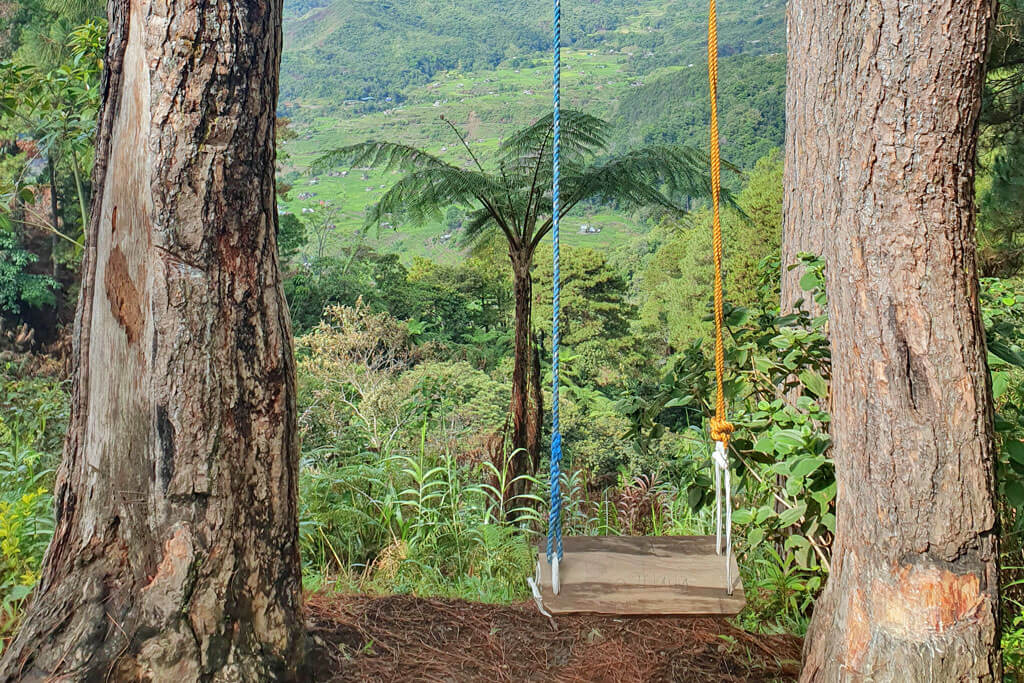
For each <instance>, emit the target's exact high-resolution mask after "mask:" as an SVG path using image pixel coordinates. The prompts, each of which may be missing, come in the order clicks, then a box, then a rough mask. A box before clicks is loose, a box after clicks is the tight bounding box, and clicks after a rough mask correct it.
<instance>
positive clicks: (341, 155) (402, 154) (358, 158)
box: [311, 140, 455, 173]
mask: <svg viewBox="0 0 1024 683" xmlns="http://www.w3.org/2000/svg"><path fill="white" fill-rule="evenodd" d="M336 166H350V167H352V168H380V169H383V170H385V171H391V170H394V169H399V170H403V171H412V170H417V169H423V168H455V167H454V166H452V165H451V164H449V163H447V162H445V161H443V160H441V159H439V158H438V157H436V156H434V155H433V154H430V153H428V152H425V151H423V150H422V149H417V148H416V147H411V146H409V145H403V144H399V143H397V142H382V141H379V140H370V141H369V142H360V143H358V144H355V145H348V146H347V147H342V148H340V149H335V150H331V151H330V152H326V153H324V154H322V155H320V156H319V157H318V158H317V159H316V161H314V162H313V165H312V167H311V170H312V171H313V172H314V173H323V172H324V171H328V170H330V169H332V168H334V167H336Z"/></svg>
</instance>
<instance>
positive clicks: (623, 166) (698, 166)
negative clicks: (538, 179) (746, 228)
mask: <svg viewBox="0 0 1024 683" xmlns="http://www.w3.org/2000/svg"><path fill="white" fill-rule="evenodd" d="M707 163H708V162H707V157H706V156H705V155H704V154H703V153H702V152H700V151H698V150H695V149H692V148H689V147H683V146H679V145H656V146H651V147H643V148H640V149H636V150H633V151H631V152H627V153H625V154H622V155H619V156H616V157H613V158H611V159H608V160H606V161H603V162H599V163H596V164H593V165H591V166H588V167H585V168H578V169H573V170H572V172H570V173H566V174H565V176H564V177H563V178H562V181H561V189H562V194H563V196H564V198H565V199H564V205H563V207H562V208H561V211H560V213H561V215H562V216H564V215H565V214H566V213H568V212H569V211H570V210H572V208H573V207H574V206H575V205H576V204H578V203H579V202H581V201H584V200H587V199H595V198H596V199H600V200H606V201H616V202H619V203H620V204H623V205H625V206H627V207H630V208H639V207H643V206H656V207H660V208H662V209H664V210H666V211H668V212H670V213H673V214H675V215H677V216H682V215H684V214H685V213H686V209H685V208H684V207H683V206H681V205H680V204H679V203H677V202H676V201H675V200H674V199H673V197H710V196H711V183H710V180H709V179H708V176H707V175H706V169H707V168H708V166H707ZM726 201H727V202H731V201H732V199H731V197H729V196H726ZM551 211H552V206H551V198H550V196H545V198H544V205H543V206H542V207H541V212H542V213H543V214H546V215H547V216H549V218H548V219H547V220H546V221H545V222H544V223H543V224H542V225H541V227H540V229H539V230H537V231H536V233H535V234H534V235H533V239H532V244H534V245H536V244H537V243H539V242H540V240H541V239H542V238H543V237H544V236H545V235H546V234H547V233H548V231H549V230H550V229H551V219H550V215H551Z"/></svg>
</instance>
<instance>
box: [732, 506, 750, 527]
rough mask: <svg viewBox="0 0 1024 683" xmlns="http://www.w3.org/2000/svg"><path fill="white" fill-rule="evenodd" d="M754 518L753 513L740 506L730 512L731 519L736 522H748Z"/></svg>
mask: <svg viewBox="0 0 1024 683" xmlns="http://www.w3.org/2000/svg"><path fill="white" fill-rule="evenodd" d="M753 519H754V513H753V512H751V511H750V510H748V509H746V508H740V509H739V510H736V511H735V512H733V513H732V521H734V522H736V523H737V524H750V522H751V520H753Z"/></svg>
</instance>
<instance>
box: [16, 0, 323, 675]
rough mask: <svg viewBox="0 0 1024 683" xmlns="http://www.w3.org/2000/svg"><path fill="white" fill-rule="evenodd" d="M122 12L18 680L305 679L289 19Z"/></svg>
mask: <svg viewBox="0 0 1024 683" xmlns="http://www.w3.org/2000/svg"><path fill="white" fill-rule="evenodd" d="M110 7H111V17H110V33H109V37H108V42H107V53H106V60H105V70H104V78H103V105H102V109H101V112H100V117H99V120H100V125H99V131H98V137H97V152H96V165H95V169H94V187H96V194H95V197H94V200H93V205H92V215H91V221H90V224H89V230H88V235H87V239H86V247H87V248H86V252H85V257H84V263H83V273H84V276H83V282H82V291H81V297H80V301H79V308H78V312H77V316H76V322H75V329H76V332H77V334H76V338H75V349H74V359H75V364H76V371H75V384H74V389H73V395H72V402H71V403H72V405H71V418H70V425H69V429H68V435H67V440H66V442H65V450H64V461H63V464H62V466H61V470H60V474H59V476H58V479H57V482H56V487H55V494H54V498H55V500H56V511H57V525H56V530H55V533H54V536H53V541H52V542H51V545H50V548H49V550H48V551H47V555H46V559H45V563H44V566H43V569H42V576H41V579H40V583H39V586H38V588H37V590H36V594H35V596H34V598H33V599H32V602H31V605H30V607H29V609H28V612H27V614H26V616H25V621H24V623H23V625H22V627H21V630H20V632H19V634H18V636H17V637H16V639H15V640H14V641H13V642H12V643H11V645H10V647H9V649H8V650H7V651H6V652H5V654H4V658H3V660H2V663H0V679H3V680H41V679H43V678H50V677H57V678H75V679H85V680H101V679H105V678H112V679H116V680H138V679H142V680H160V681H166V680H218V679H220V680H225V679H230V680H273V679H280V678H294V677H295V669H296V666H297V663H298V660H299V656H300V654H301V652H302V643H303V640H302V635H301V634H302V617H301V612H300V607H301V606H300V603H299V590H300V568H299V555H298V538H297V536H298V525H297V514H296V479H297V466H298V462H297V460H298V453H297V440H296V434H297V424H296V415H295V368H294V360H293V355H292V350H291V330H290V328H289V323H288V313H287V309H286V306H285V304H284V298H283V295H282V292H281V283H280V275H279V272H278V267H277V253H276V244H275V229H276V225H277V224H276V215H277V213H276V208H275V202H274V123H275V121H274V109H275V104H276V100H277V76H278V60H279V51H280V45H281V35H280V14H279V13H280V4H279V3H273V2H251V3H225V4H221V5H220V6H219V12H220V13H221V16H220V17H219V19H218V21H212V22H204V21H202V20H201V19H199V17H201V16H202V15H203V13H204V12H205V11H206V10H205V7H204V6H203V5H201V4H198V3H196V2H194V1H192V0H180V1H176V2H173V3H172V4H171V6H170V7H167V8H165V9H166V10H167V12H166V15H164V16H165V17H167V18H168V21H153V20H152V19H148V20H147V18H146V17H149V16H151V12H156V11H157V9H156V8H155V7H154V8H151V7H149V6H148V4H147V3H142V4H132V5H131V6H129V5H128V4H127V3H113V4H111V5H110ZM197 26H198V27H199V28H198V29H197V28H196V27H197ZM225 26H230V27H231V30H230V31H225V30H224V27H225ZM182 46H187V49H185V51H184V52H183V51H182V49H183V48H182Z"/></svg>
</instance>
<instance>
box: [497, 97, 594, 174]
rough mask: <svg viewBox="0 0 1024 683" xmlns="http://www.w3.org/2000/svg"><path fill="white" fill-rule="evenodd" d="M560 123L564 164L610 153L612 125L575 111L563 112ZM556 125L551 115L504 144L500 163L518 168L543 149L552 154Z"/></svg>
mask: <svg viewBox="0 0 1024 683" xmlns="http://www.w3.org/2000/svg"><path fill="white" fill-rule="evenodd" d="M559 119H560V130H561V135H560V137H561V149H562V157H563V159H564V160H565V161H572V160H573V159H574V158H578V157H583V156H590V155H595V154H600V153H601V152H604V151H605V150H607V149H608V142H609V138H610V136H611V124H609V123H608V122H607V121H605V120H604V119H599V118H597V117H596V116H591V115H590V114H585V113H583V112H581V111H575V110H572V109H565V110H562V112H561V114H560V116H559ZM553 122H554V115H553V114H548V115H546V116H544V117H542V118H541V119H540V120H538V121H537V122H536V123H534V124H533V125H532V126H529V127H528V128H524V129H523V130H521V131H518V132H516V133H513V134H512V135H511V136H510V137H508V138H506V139H505V140H503V141H502V143H501V146H500V148H499V150H498V158H499V161H500V163H502V164H503V165H505V164H515V163H516V162H517V161H519V160H521V159H523V158H524V157H527V158H530V157H533V156H534V155H536V154H537V152H538V150H540V149H542V148H546V149H548V150H550V149H551V146H550V137H551V132H552V125H553Z"/></svg>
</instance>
